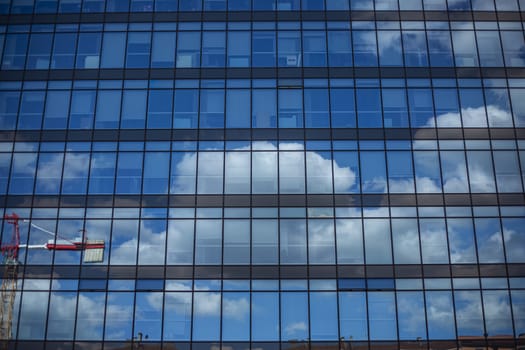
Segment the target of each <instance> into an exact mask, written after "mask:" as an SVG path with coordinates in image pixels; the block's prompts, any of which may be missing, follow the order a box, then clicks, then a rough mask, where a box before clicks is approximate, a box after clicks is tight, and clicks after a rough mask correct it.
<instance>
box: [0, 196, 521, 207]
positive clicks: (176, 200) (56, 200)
mask: <svg viewBox="0 0 525 350" xmlns="http://www.w3.org/2000/svg"><path fill="white" fill-rule="evenodd" d="M486 205H490V206H494V205H509V206H512V205H525V194H524V193H499V194H498V193H472V194H469V193H461V194H455V193H453V194H440V193H435V194H434V193H432V194H348V195H346V194H335V195H333V194H308V195H305V194H280V195H279V194H253V195H249V194H239V195H233V194H231V195H230V194H226V195H220V194H217V195H175V194H174V195H162V194H160V195H62V196H59V195H56V196H52V195H34V196H32V195H5V196H0V207H5V208H28V207H34V208H57V207H65V208H84V207H103V208H112V207H115V208H159V207H172V208H177V207H179V208H185V207H198V208H209V207H214V208H221V207H236V208H237V207H245V208H249V207H333V206H335V207H339V206H341V207H388V206H486Z"/></svg>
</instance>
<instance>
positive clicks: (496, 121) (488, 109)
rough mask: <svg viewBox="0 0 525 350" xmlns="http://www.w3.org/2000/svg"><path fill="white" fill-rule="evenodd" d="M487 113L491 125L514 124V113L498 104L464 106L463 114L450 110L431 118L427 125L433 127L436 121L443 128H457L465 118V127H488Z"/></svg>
mask: <svg viewBox="0 0 525 350" xmlns="http://www.w3.org/2000/svg"><path fill="white" fill-rule="evenodd" d="M487 114H488V117H489V120H490V121H491V125H500V124H505V125H511V124H512V115H511V114H510V113H509V112H507V111H504V110H502V109H500V108H499V107H498V106H495V105H488V106H480V107H475V108H472V107H468V108H462V109H461V114H459V113H453V112H449V113H445V114H441V115H438V116H437V117H435V118H431V119H429V120H428V121H427V125H426V126H427V127H433V126H434V123H436V124H437V126H438V127H441V128H457V127H461V120H463V126H465V127H486V126H487Z"/></svg>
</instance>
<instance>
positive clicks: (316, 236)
mask: <svg viewBox="0 0 525 350" xmlns="http://www.w3.org/2000/svg"><path fill="white" fill-rule="evenodd" d="M308 259H309V263H310V264H334V263H335V236H334V221H333V220H331V219H310V220H308Z"/></svg>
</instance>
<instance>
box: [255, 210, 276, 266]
mask: <svg viewBox="0 0 525 350" xmlns="http://www.w3.org/2000/svg"><path fill="white" fill-rule="evenodd" d="M277 245H278V227H277V220H253V222H252V264H277V262H278V259H279V250H278V247H277Z"/></svg>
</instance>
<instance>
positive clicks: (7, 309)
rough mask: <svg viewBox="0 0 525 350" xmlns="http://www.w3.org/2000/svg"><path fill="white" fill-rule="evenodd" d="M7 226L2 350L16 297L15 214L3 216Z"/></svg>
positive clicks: (9, 331) (0, 315)
mask: <svg viewBox="0 0 525 350" xmlns="http://www.w3.org/2000/svg"><path fill="white" fill-rule="evenodd" d="M4 219H5V220H6V222H7V223H8V224H11V225H13V234H12V237H11V241H10V242H9V244H6V245H3V246H2V248H1V249H2V255H3V257H4V275H3V276H2V287H1V288H2V290H1V298H2V300H1V303H0V339H2V340H3V342H2V349H3V350H7V346H8V342H9V340H10V339H11V337H12V332H13V309H14V303H15V297H16V283H17V280H18V250H19V246H20V227H19V224H18V221H19V220H20V218H19V217H18V215H16V214H14V213H13V214H11V215H5V217H4Z"/></svg>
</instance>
